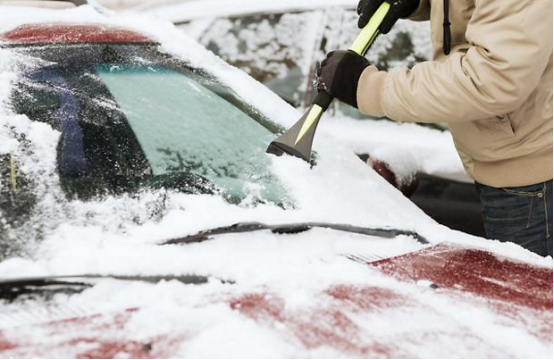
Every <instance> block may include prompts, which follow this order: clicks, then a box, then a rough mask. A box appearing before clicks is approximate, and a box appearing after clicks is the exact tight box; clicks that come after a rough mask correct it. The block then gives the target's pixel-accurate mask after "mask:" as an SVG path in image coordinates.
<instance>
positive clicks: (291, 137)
mask: <svg viewBox="0 0 554 360" xmlns="http://www.w3.org/2000/svg"><path fill="white" fill-rule="evenodd" d="M389 8H390V5H389V3H388V2H386V1H385V2H383V3H382V4H381V6H380V7H379V9H377V11H376V12H375V14H373V16H372V17H371V19H370V20H369V22H368V23H367V25H366V26H365V27H364V28H363V29H362V31H361V32H360V34H359V35H358V37H357V38H356V40H354V43H353V44H352V46H351V47H350V49H349V51H353V52H355V53H356V54H358V55H362V56H364V55H365V54H366V53H367V51H368V49H369V47H370V46H371V44H373V41H374V40H375V38H377V35H379V26H380V25H381V22H382V21H383V19H384V18H385V15H387V12H388V11H389ZM332 101H333V97H332V96H331V95H329V94H328V93H326V92H325V91H320V92H319V93H318V94H317V96H316V98H315V100H314V101H313V104H312V106H311V107H310V108H309V109H308V111H306V113H305V114H304V115H303V116H302V117H301V118H300V120H298V121H297V122H296V124H294V125H293V126H292V127H291V128H290V129H289V130H287V131H285V133H284V134H283V135H281V136H280V137H278V138H277V139H275V140H274V141H273V142H271V144H269V147H268V148H267V151H266V152H267V153H269V154H274V155H277V156H281V155H283V154H284V153H286V154H289V155H293V156H296V157H299V158H301V159H303V160H305V161H307V162H310V157H311V153H312V144H313V142H314V135H315V130H316V128H317V124H318V123H319V120H320V119H321V116H322V115H323V113H324V112H325V110H327V108H328V107H329V105H331V102H332Z"/></svg>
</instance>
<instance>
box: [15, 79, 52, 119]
mask: <svg viewBox="0 0 554 360" xmlns="http://www.w3.org/2000/svg"><path fill="white" fill-rule="evenodd" d="M12 104H13V106H14V108H15V111H16V112H17V113H19V114H26V115H29V114H37V113H39V114H40V113H45V112H50V111H53V110H57V109H59V108H60V106H61V95H60V92H59V91H58V89H56V88H55V87H53V86H52V85H50V84H48V83H46V82H33V83H21V84H20V86H18V88H17V90H16V91H15V92H14V94H13V96H12Z"/></svg>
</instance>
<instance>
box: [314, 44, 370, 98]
mask: <svg viewBox="0 0 554 360" xmlns="http://www.w3.org/2000/svg"><path fill="white" fill-rule="evenodd" d="M369 65H370V64H369V61H367V59H366V58H364V57H363V56H361V55H358V54H356V53H355V52H353V51H343V50H340V51H332V52H330V53H329V54H327V58H326V59H325V60H323V62H322V63H321V66H320V67H319V68H318V69H317V72H316V81H315V85H316V87H317V90H318V91H325V92H327V93H328V94H329V95H331V96H333V97H334V98H337V99H339V100H341V101H343V102H345V103H347V104H350V105H351V106H353V107H355V108H357V107H358V102H357V99H356V94H357V90H358V81H359V80H360V75H362V72H363V71H364V69H365V68H366V67H368V66H369Z"/></svg>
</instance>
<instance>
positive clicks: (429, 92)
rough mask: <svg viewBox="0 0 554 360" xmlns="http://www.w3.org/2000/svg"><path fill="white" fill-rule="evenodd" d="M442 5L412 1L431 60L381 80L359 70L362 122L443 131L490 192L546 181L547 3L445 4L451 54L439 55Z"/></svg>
mask: <svg viewBox="0 0 554 360" xmlns="http://www.w3.org/2000/svg"><path fill="white" fill-rule="evenodd" d="M443 3H444V2H443V0H421V2H420V6H419V8H418V10H417V11H416V12H415V13H414V14H413V16H412V19H413V20H431V35H432V41H433V50H434V61H428V62H424V63H420V64H418V65H416V66H414V68H413V69H412V70H408V69H400V68H397V69H393V70H391V71H390V72H388V73H387V72H384V71H378V70H377V69H376V68H375V67H368V68H367V69H366V70H365V71H364V72H363V73H362V76H361V77H360V82H359V84H358V94H357V97H358V107H359V110H360V111H361V112H362V113H364V114H370V115H376V116H387V117H389V118H391V119H393V120H399V121H418V122H446V123H448V124H449V127H450V129H451V131H452V136H453V138H454V143H455V145H456V148H457V150H458V153H459V155H460V158H461V159H462V162H463V163H464V167H465V168H466V171H467V172H468V174H469V175H470V176H471V177H473V178H474V179H475V180H476V181H478V182H480V183H483V184H486V185H489V186H494V187H513V186H524V185H531V184H536V183H539V182H543V181H547V180H550V179H552V0H502V1H491V0H454V1H450V11H449V13H450V21H451V23H452V25H451V39H452V50H451V53H450V55H448V56H447V55H445V54H444V53H443V37H444V33H443V20H444V12H443V9H444V8H443Z"/></svg>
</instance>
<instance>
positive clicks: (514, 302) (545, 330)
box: [0, 244, 552, 358]
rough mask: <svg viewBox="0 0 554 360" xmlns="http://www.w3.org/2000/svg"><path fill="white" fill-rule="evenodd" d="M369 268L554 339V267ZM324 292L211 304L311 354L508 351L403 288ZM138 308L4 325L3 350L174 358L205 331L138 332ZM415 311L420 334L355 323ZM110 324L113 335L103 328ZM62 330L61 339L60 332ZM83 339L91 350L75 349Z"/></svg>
mask: <svg viewBox="0 0 554 360" xmlns="http://www.w3.org/2000/svg"><path fill="white" fill-rule="evenodd" d="M367 265H368V266H369V267H371V268H372V269H376V270H378V274H380V275H378V276H385V277H393V278H396V279H398V280H399V281H401V282H402V283H404V284H406V286H413V285H414V284H417V283H418V282H421V281H422V280H426V281H425V282H423V284H422V285H423V286H421V292H423V293H424V294H426V295H428V296H431V297H436V298H437V299H439V300H441V301H451V302H455V303H460V304H464V306H468V304H469V306H475V307H479V308H481V309H486V310H487V311H490V312H491V313H494V314H496V315H499V316H500V318H501V319H503V320H502V321H503V322H505V323H506V324H507V326H511V327H515V328H517V329H520V330H521V329H524V330H525V331H527V332H528V333H530V334H532V335H533V336H534V337H535V338H536V339H537V340H538V341H540V342H541V343H545V344H548V343H551V342H552V270H551V269H545V268H540V267H534V266H530V265H526V264H522V263H519V262H516V261H513V260H510V259H505V258H498V257H496V256H494V255H492V254H490V253H488V252H486V251H481V250H474V249H466V248H462V247H457V246H452V245H445V244H441V245H437V246H433V247H430V248H427V249H424V250H421V251H418V252H415V253H411V254H408V255H404V256H400V257H396V258H391V259H387V260H382V261H379V262H374V263H368V264H367ZM468 265H469V266H468ZM318 298H319V299H320V301H321V306H315V307H303V306H300V307H299V306H291V303H290V300H289V299H286V298H282V297H279V296H277V295H275V294H272V292H271V290H270V288H269V287H268V288H267V289H265V290H260V292H256V293H247V294H243V295H240V296H238V297H233V296H231V297H227V296H226V295H224V294H222V296H221V298H219V299H217V300H211V301H215V302H218V303H220V302H221V303H223V304H225V303H227V306H229V307H230V309H232V310H233V311H236V312H237V313H238V314H241V315H242V316H245V317H247V318H249V319H251V320H252V321H254V322H255V323H256V324H258V326H261V327H263V328H264V329H266V330H267V331H272V332H274V333H275V336H276V337H278V338H281V339H284V340H285V341H287V342H288V343H293V344H297V346H299V347H301V348H304V349H306V350H309V351H317V350H318V349H322V348H323V349H332V350H333V351H336V352H337V354H348V356H354V357H381V358H382V357H386V358H404V357H418V355H419V354H420V353H419V352H418V351H415V352H414V349H419V348H423V347H426V346H429V345H428V344H429V341H433V342H434V344H436V345H437V346H445V344H448V342H449V341H450V340H452V339H464V340H463V341H464V345H467V349H468V350H467V351H469V353H468V357H471V356H472V354H473V353H471V349H479V352H478V354H480V355H481V356H484V357H510V356H511V354H510V353H509V352H505V350H504V349H500V348H498V347H496V346H495V344H490V343H488V342H487V339H484V338H482V337H481V336H480V335H479V334H475V333H474V332H473V331H472V330H471V329H468V328H467V327H465V326H464V325H463V324H459V323H456V322H453V323H452V325H451V326H450V327H449V331H448V333H440V332H437V331H436V328H435V327H434V321H431V320H432V319H437V318H438V319H440V318H441V316H442V314H440V313H437V312H436V310H435V309H434V307H433V305H432V304H429V303H426V302H423V301H422V300H421V299H420V298H412V297H409V296H406V295H405V294H403V293H402V292H401V291H396V290H392V289H390V288H381V287H379V286H365V287H359V286H353V285H336V286H332V287H330V288H329V289H327V291H325V292H324V293H321V294H320V296H319V297H318ZM141 311H142V309H140V308H139V309H132V310H127V311H122V312H121V313H115V314H101V315H95V316H86V317H76V318H71V319H68V320H65V321H54V322H45V323H38V324H34V325H28V326H21V327H18V328H16V329H10V330H6V331H3V332H0V357H27V356H36V355H37V354H41V356H48V357H50V356H56V355H57V354H63V356H64V357H77V358H89V357H95V358H96V357H102V358H110V357H115V356H117V357H134V358H148V357H172V356H178V353H176V351H177V350H178V349H179V347H180V346H183V345H184V344H186V343H187V341H190V340H191V339H193V338H194V337H196V336H199V335H201V332H202V328H199V329H196V330H193V331H190V332H186V333H177V334H176V333H160V334H158V336H156V337H155V338H147V339H145V338H140V337H137V336H135V335H134V334H133V331H132V328H129V323H132V319H133V317H134V316H138V315H140V312H141ZM413 312H418V313H425V314H428V317H429V319H431V320H430V321H429V324H420V325H418V327H419V329H418V331H417V332H414V331H410V330H405V331H402V330H399V331H398V332H397V333H395V334H394V336H393V337H391V336H390V335H387V332H386V331H385V332H384V334H382V333H381V329H380V328H379V323H376V324H375V326H372V324H371V323H369V324H364V323H360V322H359V321H360V320H359V319H360V318H361V319H364V318H365V319H371V318H375V317H377V318H380V319H385V321H390V322H392V323H390V324H388V325H390V326H392V327H394V328H395V329H397V328H398V329H403V326H404V325H405V324H404V323H403V322H402V320H399V319H398V318H395V317H391V316H390V315H391V314H410V313H413ZM183 321H186V319H183ZM114 331H115V334H117V336H116V337H111V336H109V335H106V334H114ZM36 332H40V333H42V334H43V335H44V334H46V335H48V337H47V340H48V344H42V343H41V342H40V340H37V341H35V340H33V338H29V337H26V336H23V335H24V334H28V333H36ZM62 333H63V336H61V338H60V340H59V341H58V342H56V341H57V340H56V336H57V335H60V334H62ZM8 334H9V339H10V340H7V339H8V336H7V335H8ZM17 334H22V336H21V339H20V340H15V341H14V339H16V338H17V339H19V336H17ZM39 338H40V337H39ZM76 345H78V346H76ZM83 345H86V346H85V349H84V350H79V349H81V348H83ZM58 356H60V355H58Z"/></svg>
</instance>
